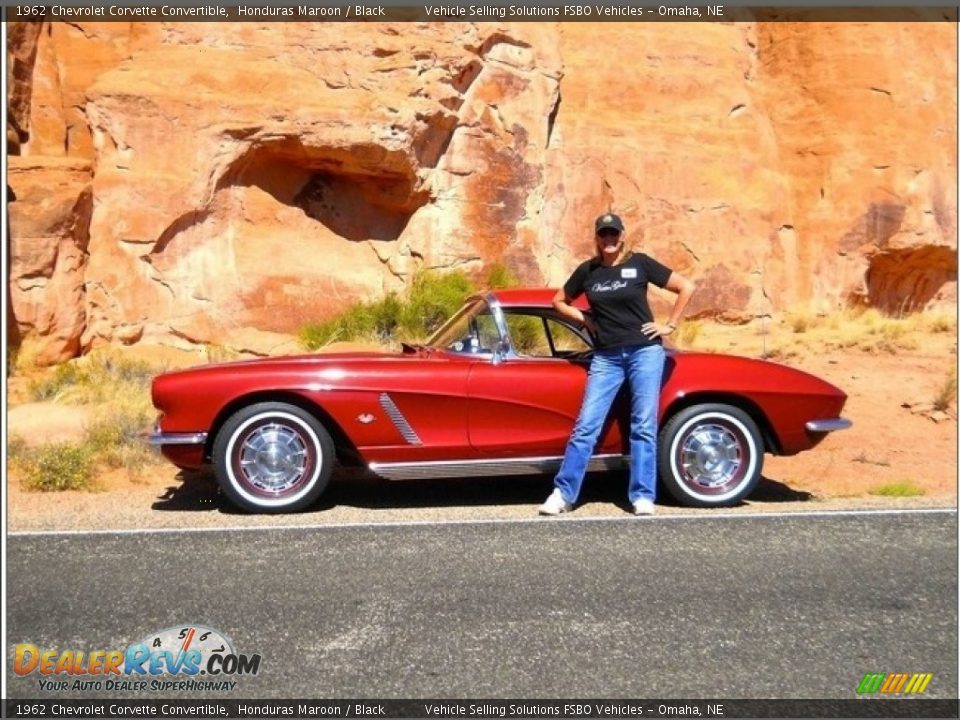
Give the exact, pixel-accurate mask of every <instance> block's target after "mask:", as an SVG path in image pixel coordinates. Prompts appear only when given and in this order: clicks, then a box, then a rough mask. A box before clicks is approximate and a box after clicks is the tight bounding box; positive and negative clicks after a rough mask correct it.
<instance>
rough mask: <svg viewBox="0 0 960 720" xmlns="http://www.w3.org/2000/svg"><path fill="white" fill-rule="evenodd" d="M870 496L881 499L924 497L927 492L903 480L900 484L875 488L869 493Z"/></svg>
mask: <svg viewBox="0 0 960 720" xmlns="http://www.w3.org/2000/svg"><path fill="white" fill-rule="evenodd" d="M870 494H871V495H881V496H883V497H918V496H920V495H926V494H927V491H926V490H924V489H923V488H922V487H920V486H918V485H917V484H916V483H915V482H913V481H912V480H903V481H902V482H893V483H887V484H886V485H880V486H879V487H875V488H873V489H872V490H871V491H870Z"/></svg>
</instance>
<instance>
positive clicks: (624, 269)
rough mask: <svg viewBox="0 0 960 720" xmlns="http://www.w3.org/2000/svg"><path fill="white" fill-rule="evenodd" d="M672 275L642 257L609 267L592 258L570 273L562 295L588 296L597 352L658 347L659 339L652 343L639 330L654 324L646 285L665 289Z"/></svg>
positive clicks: (669, 271) (651, 259) (662, 267)
mask: <svg viewBox="0 0 960 720" xmlns="http://www.w3.org/2000/svg"><path fill="white" fill-rule="evenodd" d="M672 272H673V271H672V270H670V268H668V267H666V266H665V265H661V264H660V263H658V262H657V261H656V260H654V259H653V258H652V257H649V256H647V255H644V254H643V253H634V254H633V255H631V256H630V257H628V258H627V259H626V260H624V261H623V262H622V263H620V264H619V265H613V266H611V267H604V266H603V264H602V263H601V262H600V260H599V259H598V258H591V259H590V260H587V261H586V262H584V263H582V264H581V265H580V267H578V268H577V269H576V270H574V271H573V274H572V275H571V276H570V279H569V280H567V282H566V283H564V285H563V292H564V293H566V295H567V297H568V298H569V299H571V300H573V299H574V298H576V297H578V296H580V295H581V294H583V293H586V294H587V300H589V301H590V310H591V315H592V316H593V321H594V324H595V325H596V326H597V347H598V348H600V349H603V350H606V349H609V348H617V347H622V346H624V345H659V344H661V343H660V338H655V339H653V340H651V339H650V338H648V337H647V336H646V335H644V334H643V332H642V331H641V330H640V328H641V327H642V326H643V324H644V323H648V322H652V321H653V313H652V312H650V305H649V304H648V303H647V283H653V284H654V285H656V286H657V287H664V286H665V285H666V284H667V281H668V280H669V279H670V274H671V273H672Z"/></svg>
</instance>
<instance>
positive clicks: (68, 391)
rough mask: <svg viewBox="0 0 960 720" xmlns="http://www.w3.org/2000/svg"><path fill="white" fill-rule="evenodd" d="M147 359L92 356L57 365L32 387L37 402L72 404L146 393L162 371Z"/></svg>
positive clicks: (31, 390)
mask: <svg viewBox="0 0 960 720" xmlns="http://www.w3.org/2000/svg"><path fill="white" fill-rule="evenodd" d="M161 371H162V368H158V367H156V366H154V365H151V364H150V363H148V362H146V361H144V360H137V359H133V358H118V357H115V356H111V355H109V354H106V353H98V354H91V355H88V356H87V357H84V358H80V359H78V360H71V361H70V362H66V363H62V364H60V365H57V366H56V367H55V368H54V369H53V370H52V372H48V373H47V375H46V376H45V377H43V378H42V379H40V380H35V381H33V382H32V383H31V384H30V393H31V395H32V396H33V399H34V400H36V401H38V402H39V401H43V400H62V401H64V402H69V403H73V404H83V403H99V402H104V401H107V400H111V401H112V400H113V399H115V398H116V397H117V396H118V395H127V394H130V393H138V394H139V393H143V392H146V391H147V390H148V389H149V387H150V382H151V380H152V379H153V377H154V375H156V374H157V373H158V372H161Z"/></svg>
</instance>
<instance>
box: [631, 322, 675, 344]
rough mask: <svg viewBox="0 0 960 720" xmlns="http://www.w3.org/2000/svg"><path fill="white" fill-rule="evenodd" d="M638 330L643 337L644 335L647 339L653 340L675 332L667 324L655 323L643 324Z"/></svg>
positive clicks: (672, 327) (673, 328)
mask: <svg viewBox="0 0 960 720" xmlns="http://www.w3.org/2000/svg"><path fill="white" fill-rule="evenodd" d="M640 330H641V331H642V332H643V334H644V335H646V336H647V337H648V338H650V339H651V340H653V339H654V338H658V337H662V336H665V335H671V334H673V331H674V330H676V327H674V326H673V325H671V324H669V323H663V324H661V323H655V322H648V323H644V324H643V325H642V326H641V328H640Z"/></svg>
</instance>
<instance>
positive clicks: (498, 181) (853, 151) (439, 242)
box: [7, 22, 957, 362]
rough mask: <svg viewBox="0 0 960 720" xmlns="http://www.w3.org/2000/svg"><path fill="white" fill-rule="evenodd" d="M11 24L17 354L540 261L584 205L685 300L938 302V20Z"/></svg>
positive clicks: (51, 355)
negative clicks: (420, 274)
mask: <svg viewBox="0 0 960 720" xmlns="http://www.w3.org/2000/svg"><path fill="white" fill-rule="evenodd" d="M347 30H349V32H348V31H347ZM9 38H10V44H9V47H8V49H7V52H8V58H9V59H10V63H9V68H10V70H9V73H10V77H9V78H8V81H9V88H10V90H9V112H8V120H7V134H8V139H9V140H10V147H11V151H12V152H14V153H16V155H15V156H14V157H11V158H10V174H9V177H8V184H9V189H10V190H11V191H12V193H13V197H14V198H15V199H14V200H13V201H12V202H11V203H10V209H11V213H10V217H11V240H10V242H11V260H12V262H11V277H10V278H9V282H10V289H11V296H10V300H11V303H12V309H13V317H14V320H15V322H16V327H15V328H12V330H15V331H16V333H17V334H18V336H19V337H22V338H23V340H24V342H29V343H31V344H32V346H33V347H34V348H35V349H36V350H37V353H38V356H39V359H40V360H41V361H42V362H55V361H58V360H62V359H65V358H67V357H71V356H73V355H75V354H76V353H78V352H80V351H82V350H83V349H87V348H89V347H91V346H93V345H96V344H100V343H127V344H129V343H135V342H140V341H157V342H164V343H168V344H179V345H190V344H194V343H207V342H213V343H218V344H225V345H228V346H232V347H235V348H238V349H248V350H254V351H258V352H267V351H269V350H270V349H271V348H272V347H275V346H276V345H277V344H278V343H280V342H281V341H282V340H283V339H284V337H285V334H288V333H292V332H295V331H296V329H297V328H299V327H300V326H302V325H303V324H304V323H306V322H308V321H313V320H318V319H322V318H325V317H328V316H330V315H332V314H334V313H336V312H337V311H338V310H340V309H342V308H343V307H345V306H346V305H349V304H350V303H353V302H355V301H356V300H358V299H360V298H365V297H369V296H371V295H377V294H380V293H382V292H384V291H386V290H392V289H399V288H400V287H402V286H403V284H404V282H405V281H406V280H407V279H408V278H409V277H410V275H411V273H412V272H413V271H414V270H416V269H417V268H420V267H437V268H445V267H460V268H463V269H466V270H468V271H478V272H479V271H480V270H482V268H483V267H484V266H485V265H487V264H489V263H493V262H505V263H506V264H507V265H508V266H509V267H510V268H511V269H512V270H513V272H514V273H515V274H516V275H518V276H519V277H520V278H521V279H522V280H523V281H524V282H527V283H531V284H537V285H540V284H559V283H561V282H562V281H563V280H564V279H565V278H566V276H567V274H568V273H569V271H570V270H571V269H572V268H573V266H574V265H575V263H576V262H577V261H578V259H579V258H581V257H583V256H585V255H586V254H587V253H589V252H590V248H591V243H592V220H593V218H594V217H595V216H596V214H597V213H598V212H601V211H606V210H607V209H610V208H612V209H614V210H616V211H618V212H620V213H621V214H622V215H623V217H624V219H625V221H626V224H627V227H628V236H629V239H630V241H631V242H632V243H633V244H634V246H636V247H638V248H640V249H643V250H645V251H647V252H650V253H651V254H653V255H655V256H657V257H658V258H660V259H661V260H663V261H664V262H666V263H667V264H669V265H671V266H672V267H674V268H675V269H677V270H679V271H681V272H683V273H685V274H688V275H689V276H691V277H693V278H695V279H696V280H697V281H698V284H699V288H700V290H699V292H698V294H697V296H696V298H695V300H694V302H693V304H692V307H691V313H693V314H700V315H717V314H727V315H733V316H742V317H748V316H751V315H756V314H759V313H766V312H771V311H775V310H782V309H785V308H789V307H795V306H798V305H800V306H805V307H812V308H828V307H834V306H837V305H841V304H846V303H865V304H871V305H875V306H878V307H880V308H883V309H885V310H888V311H892V312H898V311H903V310H913V309H916V308H921V307H924V306H926V305H929V304H931V303H938V302H952V301H954V300H955V298H956V294H955V293H956V269H957V268H956V246H957V245H956V238H957V223H956V217H957V208H956V200H955V198H956V193H957V188H956V177H957V166H956V155H957V153H956V151H957V148H956V134H955V128H956V122H957V108H956V86H957V77H956V64H955V58H956V30H955V26H954V25H952V24H950V23H946V22H944V23H935V22H925V23H876V24H862V23H838V24H824V23H787V22H770V23H733V24H720V23H699V24H690V23H680V24H667V23H658V24H652V25H642V24H636V23H634V24H631V23H623V24H616V23H598V24H574V23H568V24H551V23H518V24H496V23H479V24H465V23H463V24H461V23H431V24H414V23H408V24H375V23H358V24H355V25H349V26H347V25H343V24H323V23H302V24H300V23H264V24H262V25H259V24H250V23H242V24H241V23H237V24H227V23H222V24H221V23H197V24H189V23H171V24H162V23H129V24H125V23H76V24H73V23H71V24H67V23H53V24H43V25H41V24H24V23H13V24H11V26H10V32H9Z"/></svg>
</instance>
